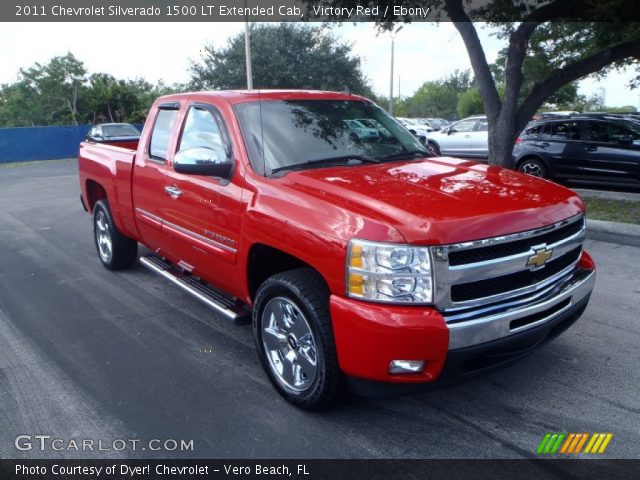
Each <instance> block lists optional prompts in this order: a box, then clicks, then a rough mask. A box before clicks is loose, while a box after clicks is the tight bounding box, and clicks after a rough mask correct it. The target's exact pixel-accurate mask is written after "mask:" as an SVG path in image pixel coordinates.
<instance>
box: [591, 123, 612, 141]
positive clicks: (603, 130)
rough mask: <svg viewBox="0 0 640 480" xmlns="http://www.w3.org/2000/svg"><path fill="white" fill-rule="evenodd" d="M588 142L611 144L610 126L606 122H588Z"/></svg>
mask: <svg viewBox="0 0 640 480" xmlns="http://www.w3.org/2000/svg"><path fill="white" fill-rule="evenodd" d="M587 140H588V141H589V142H599V143H609V142H610V141H611V137H610V135H609V124H607V123H605V122H587Z"/></svg>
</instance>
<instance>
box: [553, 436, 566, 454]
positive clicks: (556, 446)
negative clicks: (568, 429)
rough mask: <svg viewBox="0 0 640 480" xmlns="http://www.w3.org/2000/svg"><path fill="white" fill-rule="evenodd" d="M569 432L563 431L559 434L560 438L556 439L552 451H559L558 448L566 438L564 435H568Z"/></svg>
mask: <svg viewBox="0 0 640 480" xmlns="http://www.w3.org/2000/svg"><path fill="white" fill-rule="evenodd" d="M566 436H567V434H566V433H561V434H560V435H558V439H557V440H556V443H555V444H554V445H553V447H551V453H557V452H558V449H559V448H560V445H561V444H562V440H564V437H566Z"/></svg>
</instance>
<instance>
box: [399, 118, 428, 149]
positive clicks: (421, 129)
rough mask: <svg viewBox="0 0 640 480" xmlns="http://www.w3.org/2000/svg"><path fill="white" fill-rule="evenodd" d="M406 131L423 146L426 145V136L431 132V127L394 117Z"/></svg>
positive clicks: (408, 119)
mask: <svg viewBox="0 0 640 480" xmlns="http://www.w3.org/2000/svg"><path fill="white" fill-rule="evenodd" d="M396 120H398V121H399V122H400V123H401V124H402V125H403V126H404V127H405V128H406V129H407V130H409V131H410V132H411V133H412V134H413V135H414V136H415V137H416V138H417V139H418V140H420V142H421V143H422V144H423V145H426V143H427V135H429V134H430V133H431V132H433V129H432V128H431V127H427V126H426V125H422V124H420V123H417V122H416V121H415V120H413V119H411V118H402V117H396Z"/></svg>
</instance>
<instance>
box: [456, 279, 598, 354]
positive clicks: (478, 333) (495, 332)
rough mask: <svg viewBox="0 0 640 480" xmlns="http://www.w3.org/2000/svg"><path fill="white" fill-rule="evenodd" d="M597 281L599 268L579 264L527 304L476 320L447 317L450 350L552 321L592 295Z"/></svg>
mask: <svg viewBox="0 0 640 480" xmlns="http://www.w3.org/2000/svg"><path fill="white" fill-rule="evenodd" d="M595 281H596V272H595V270H584V269H580V268H577V269H575V270H574V272H573V274H572V275H571V276H569V277H568V278H567V279H566V280H563V281H561V282H559V283H558V284H557V285H556V286H555V287H554V288H553V289H552V290H551V291H548V292H545V295H544V296H542V297H538V298H536V299H535V301H534V302H533V303H526V304H525V306H524V307H521V308H520V306H514V307H513V308H510V309H506V310H503V311H500V312H499V313H492V314H489V315H487V316H483V317H479V318H475V319H473V320H462V321H458V322H456V321H455V320H454V321H451V322H449V321H447V326H448V327H449V350H454V349H459V348H464V347H469V346H474V345H479V344H482V343H487V342H491V341H493V340H497V339H502V338H505V337H508V336H509V335H513V334H516V333H520V332H525V331H527V330H529V329H532V328H535V327H537V326H540V325H542V324H545V323H547V322H550V321H552V320H553V319H554V318H556V317H558V316H559V315H561V314H562V313H563V312H566V311H567V310H569V309H571V307H572V306H574V305H577V304H578V303H580V302H581V301H582V300H584V299H585V298H586V297H588V296H589V294H590V293H591V291H592V290H593V287H594V285H595ZM514 303H515V302H514ZM445 320H446V317H445Z"/></svg>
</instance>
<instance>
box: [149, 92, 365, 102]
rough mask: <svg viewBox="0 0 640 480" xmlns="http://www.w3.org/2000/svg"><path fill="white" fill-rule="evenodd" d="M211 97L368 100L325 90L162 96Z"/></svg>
mask: <svg viewBox="0 0 640 480" xmlns="http://www.w3.org/2000/svg"><path fill="white" fill-rule="evenodd" d="M209 97H216V98H220V97H222V98H224V99H225V100H227V101H228V102H229V103H231V104H236V103H245V102H255V101H258V100H259V99H262V100H293V99H296V100H359V101H363V100H367V99H366V98H364V97H361V96H359V95H354V94H351V93H347V92H330V91H323V90H209V91H201V92H186V93H177V94H173V95H165V96H163V97H160V99H159V100H162V101H165V102H166V101H176V100H184V99H190V100H194V99H201V100H204V101H206V99H207V98H209Z"/></svg>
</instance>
